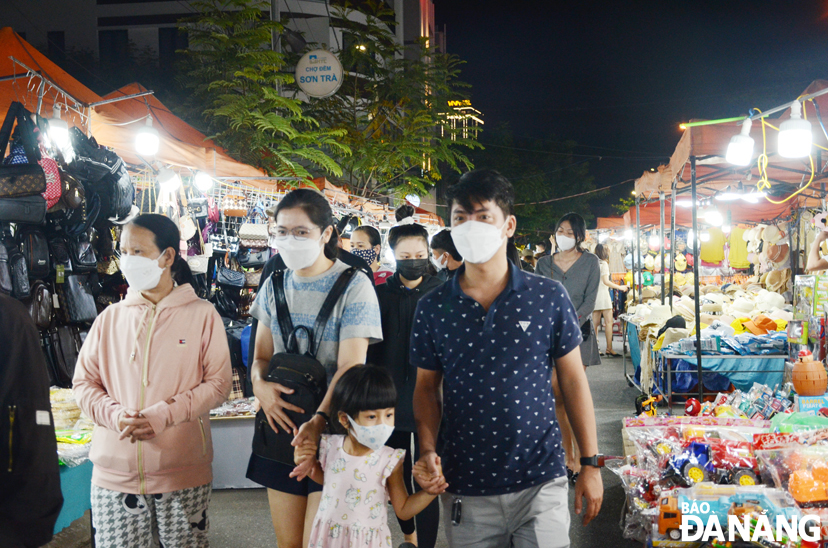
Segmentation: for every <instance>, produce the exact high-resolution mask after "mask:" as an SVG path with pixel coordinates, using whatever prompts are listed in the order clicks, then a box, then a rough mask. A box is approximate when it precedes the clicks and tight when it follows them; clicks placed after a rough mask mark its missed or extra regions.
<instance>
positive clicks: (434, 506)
mask: <svg viewBox="0 0 828 548" xmlns="http://www.w3.org/2000/svg"><path fill="white" fill-rule="evenodd" d="M388 244H389V245H390V246H391V250H392V251H393V252H394V259H395V260H396V261H397V271H396V273H395V274H394V275H393V276H392V277H391V278H389V279H388V281H387V282H386V283H385V284H383V285H378V286H377V297H378V298H379V303H380V314H381V317H382V333H383V341H382V342H381V343H378V344H375V345H373V346H370V347H369V348H368V362H369V363H372V364H374V365H379V366H381V367H385V368H386V369H388V371H389V372H390V373H391V375H392V377H393V378H394V384H395V385H396V386H397V393H398V394H399V403H398V404H397V411H396V423H395V425H394V433H393V434H391V438H390V439H389V440H388V443H387V444H386V445H388V446H389V447H394V448H398V449H405V450H406V459H405V461H404V464H403V466H404V468H403V473H404V477H405V479H406V484H407V486H408V488H409V490H411V489H412V487H414V488H416V490H417V491H419V490H420V486H419V485H417V484H416V483H415V482H413V481H412V474H411V469H412V464H413V463H414V462H417V460H418V459H419V458H420V455H419V447H420V444H419V440H418V439H417V434H416V432H417V426H416V424H415V423H414V408H413V399H414V387H415V385H416V384H417V368H416V367H414V366H412V365H411V364H410V363H409V360H408V350H409V339H410V337H411V327H412V324H413V322H414V312H415V311H416V309H417V302H418V301H419V300H420V299H421V298H422V297H424V296H425V295H426V294H428V293H429V292H430V291H431V290H432V289H435V288H436V287H438V286H440V285H441V284H442V281H440V280H439V279H438V278H436V277H434V276H430V275H429V274H428V270H429V266H430V261H429V250H428V232H427V231H426V229H425V228H424V227H423V226H422V225H418V224H402V225H399V226H395V227H394V228H392V229H391V231H390V232H389V233H388ZM411 436H414V447H415V452H414V453H413V454H412V452H411ZM412 457H413V459H412ZM412 484H413V485H412ZM414 520H416V531H415V527H414ZM414 520H406V521H402V520H400V528H401V529H402V531H403V533H404V534H405V540H406V542H409V543H411V544H412V545H415V546H417V547H418V548H433V547H434V544H435V542H436V540H437V527H438V524H439V522H440V507H439V503H438V502H437V500H436V499H435V500H434V502H432V503H431V504H430V505H429V506H428V507H427V508H426V509H425V510H424V511H423V512H421V513H420V514H419V515H418V516H417V517H416V518H414Z"/></svg>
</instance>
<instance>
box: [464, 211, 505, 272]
mask: <svg viewBox="0 0 828 548" xmlns="http://www.w3.org/2000/svg"><path fill="white" fill-rule="evenodd" d="M508 222H509V221H508V220H507V221H506V222H504V223H503V224H502V225H500V226H499V227H497V226H495V225H490V224H489V223H481V222H480V221H466V222H465V223H463V224H461V225H459V226H457V227H453V228H452V229H451V240H452V241H453V242H454V245H455V247H457V252H458V253H460V255H462V256H463V259H464V260H465V261H466V262H467V263H472V264H482V263H485V262H487V261H488V260H489V259H491V258H492V257H494V254H495V253H497V250H498V249H500V246H501V245H503V241H504V240H505V239H506V237H505V236H504V235H503V234H502V233H501V230H503V227H504V226H506V223H508Z"/></svg>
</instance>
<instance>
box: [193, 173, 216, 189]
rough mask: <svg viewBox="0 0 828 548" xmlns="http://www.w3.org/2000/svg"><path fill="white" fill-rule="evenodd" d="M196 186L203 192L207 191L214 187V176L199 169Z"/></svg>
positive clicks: (196, 175)
mask: <svg viewBox="0 0 828 548" xmlns="http://www.w3.org/2000/svg"><path fill="white" fill-rule="evenodd" d="M194 182H195V186H196V188H197V189H199V190H200V191H201V192H207V191H208V190H210V189H211V188H213V178H212V177H210V176H209V175H208V174H207V173H204V172H203V171H199V172H197V173H196V174H195V181H194Z"/></svg>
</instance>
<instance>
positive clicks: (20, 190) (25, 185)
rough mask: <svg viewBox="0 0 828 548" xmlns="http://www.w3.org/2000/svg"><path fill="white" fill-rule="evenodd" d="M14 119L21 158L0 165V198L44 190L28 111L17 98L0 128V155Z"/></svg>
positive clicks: (27, 194)
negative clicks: (21, 150) (21, 149)
mask: <svg viewBox="0 0 828 548" xmlns="http://www.w3.org/2000/svg"><path fill="white" fill-rule="evenodd" d="M15 120H16V121H17V133H18V135H19V137H20V144H21V146H22V147H23V156H24V158H23V159H21V160H17V159H14V160H9V159H6V160H8V161H6V160H4V162H3V164H4V165H0V197H2V198H17V197H24V196H38V195H40V194H41V193H43V192H45V191H46V174H45V173H44V172H43V168H42V167H40V165H39V164H38V162H39V161H40V159H41V156H40V147H39V146H38V144H37V139H36V137H35V135H34V127H35V126H34V122H33V121H32V118H31V113H30V112H29V111H28V110H26V109H25V108H24V107H23V105H22V104H20V103H18V102H17V101H14V102H13V103H12V104H11V106H10V107H9V110H8V112H7V113H6V119H5V120H4V121H3V125H2V127H0V155H2V154H5V152H6V147H7V146H8V144H9V138H10V137H11V134H12V128H13V127H14V122H15ZM44 203H45V200H44Z"/></svg>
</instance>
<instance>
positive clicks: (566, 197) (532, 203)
mask: <svg viewBox="0 0 828 548" xmlns="http://www.w3.org/2000/svg"><path fill="white" fill-rule="evenodd" d="M633 181H635V179H627V180H626V181H621V182H620V183H615V184H612V185H609V186H605V187H602V188H595V189H593V190H587V191H586V192H579V193H578V194H571V195H569V196H561V197H560V198H552V199H550V200H543V201H541V202H524V203H520V204H515V207H517V206H527V205H539V204H549V203H552V202H560V201H561V200H568V199H570V198H577V197H579V196H586V195H587V194H594V193H596V192H602V191H604V190H608V189H610V188H613V187H616V186H620V185H624V184H627V183H630V182H633Z"/></svg>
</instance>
